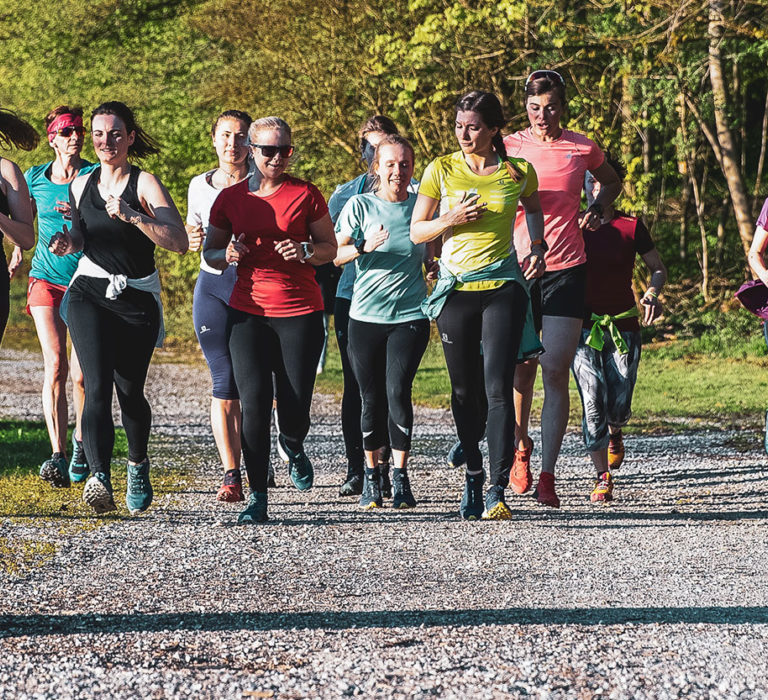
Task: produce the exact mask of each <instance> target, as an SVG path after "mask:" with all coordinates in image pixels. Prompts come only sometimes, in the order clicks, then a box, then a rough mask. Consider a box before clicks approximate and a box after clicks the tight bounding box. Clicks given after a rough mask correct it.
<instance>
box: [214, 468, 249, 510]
mask: <svg viewBox="0 0 768 700" xmlns="http://www.w3.org/2000/svg"><path fill="white" fill-rule="evenodd" d="M216 500H217V501H224V502H225V503H238V502H240V501H244V500H245V496H243V476H242V474H241V473H240V470H239V469H229V470H228V471H226V472H224V483H223V484H222V485H221V487H220V488H219V491H218V493H217V494H216Z"/></svg>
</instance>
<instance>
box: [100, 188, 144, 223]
mask: <svg viewBox="0 0 768 700" xmlns="http://www.w3.org/2000/svg"><path fill="white" fill-rule="evenodd" d="M106 209H107V214H109V215H110V216H111V217H112V218H113V219H120V220H121V221H128V220H129V219H130V218H131V215H133V216H136V215H137V212H135V211H134V210H133V209H131V208H130V207H129V206H128V205H127V204H126V203H125V202H124V201H123V198H122V197H115V195H113V194H111V195H109V197H107V202H106Z"/></svg>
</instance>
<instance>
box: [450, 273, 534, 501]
mask: <svg viewBox="0 0 768 700" xmlns="http://www.w3.org/2000/svg"><path fill="white" fill-rule="evenodd" d="M527 304H528V295H527V294H526V292H525V290H524V289H523V288H522V287H520V285H519V284H517V283H515V282H507V283H506V284H505V285H504V286H503V287H500V288H498V289H491V290H487V291H481V292H456V291H455V292H452V293H451V295H450V297H449V298H448V301H447V302H446V304H445V306H444V307H443V310H442V312H441V313H440V315H439V316H438V318H437V328H438V330H439V331H440V337H441V338H442V341H443V352H444V353H445V362H446V365H447V366H448V374H449V376H450V378H451V389H452V391H451V409H452V411H453V418H454V420H455V422H456V432H457V433H458V436H459V440H461V443H462V445H463V446H464V453H465V455H466V457H467V469H468V470H470V471H479V470H480V469H482V464H483V461H482V455H481V453H480V448H479V442H480V440H482V438H483V433H484V432H486V422H487V427H488V430H487V435H488V452H489V457H490V476H491V485H493V486H502V487H505V486H506V485H507V482H508V481H509V469H510V467H511V466H512V460H513V458H514V448H515V445H514V437H515V406H514V403H513V390H514V378H515V365H516V363H517V353H518V348H519V346H520V337H521V335H522V329H523V324H524V322H525V312H526V309H527ZM481 343H482V367H483V372H482V373H481V372H480V366H481V365H480V353H481ZM483 385H485V392H483ZM483 393H485V397H484V396H483ZM486 397H487V412H486V401H485V399H486Z"/></svg>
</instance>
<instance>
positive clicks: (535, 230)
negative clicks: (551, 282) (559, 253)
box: [520, 191, 547, 280]
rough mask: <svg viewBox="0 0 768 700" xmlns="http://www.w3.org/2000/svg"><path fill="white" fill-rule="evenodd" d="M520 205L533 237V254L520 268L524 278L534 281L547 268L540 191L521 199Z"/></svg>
mask: <svg viewBox="0 0 768 700" xmlns="http://www.w3.org/2000/svg"><path fill="white" fill-rule="evenodd" d="M520 203H521V204H522V205H523V209H524V210H525V223H526V224H527V225H528V235H529V236H530V237H531V252H530V253H528V255H526V256H525V258H524V259H523V264H522V265H521V266H520V267H521V269H522V271H523V277H525V279H527V280H532V279H534V278H536V277H541V276H542V275H543V274H544V271H545V270H546V268H547V264H546V262H545V261H544V255H545V253H546V248H545V247H544V214H543V213H542V211H541V202H540V201H539V193H538V191H534V192H533V193H532V194H530V195H528V196H527V197H520Z"/></svg>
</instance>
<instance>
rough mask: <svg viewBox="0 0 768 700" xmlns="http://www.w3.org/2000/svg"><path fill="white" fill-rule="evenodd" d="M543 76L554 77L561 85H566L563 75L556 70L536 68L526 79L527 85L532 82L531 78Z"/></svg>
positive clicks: (537, 78)
mask: <svg viewBox="0 0 768 700" xmlns="http://www.w3.org/2000/svg"><path fill="white" fill-rule="evenodd" d="M541 78H550V79H552V78H554V79H555V80H557V82H558V83H560V85H562V86H563V87H565V80H563V76H562V75H560V73H558V72H557V71H555V70H535V71H533V73H531V74H530V75H529V76H528V77H527V78H526V79H525V87H528V83H530V82H531V80H540V79H541Z"/></svg>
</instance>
